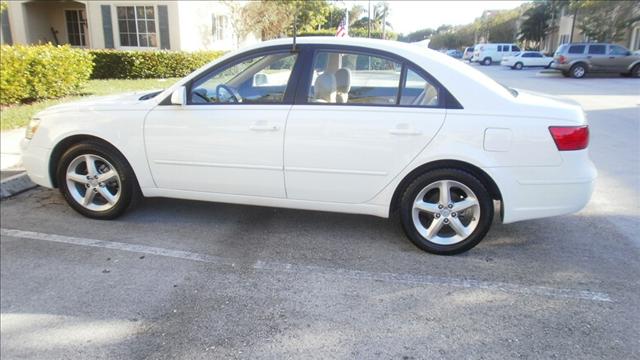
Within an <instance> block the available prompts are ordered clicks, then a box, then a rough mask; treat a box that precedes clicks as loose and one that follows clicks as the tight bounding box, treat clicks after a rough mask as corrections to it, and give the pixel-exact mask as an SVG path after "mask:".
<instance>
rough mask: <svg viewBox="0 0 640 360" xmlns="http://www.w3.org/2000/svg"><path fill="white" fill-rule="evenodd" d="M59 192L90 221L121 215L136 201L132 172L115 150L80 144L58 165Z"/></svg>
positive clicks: (136, 191) (136, 189)
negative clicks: (90, 219) (91, 219)
mask: <svg viewBox="0 0 640 360" xmlns="http://www.w3.org/2000/svg"><path fill="white" fill-rule="evenodd" d="M57 180H58V186H59V188H60V192H61V193H62V195H63V196H64V198H65V199H66V200H67V202H68V203H69V205H70V206H71V207H72V208H73V209H74V210H76V211H77V212H79V213H80V214H82V215H84V216H87V217H90V218H94V219H105V220H106V219H113V218H115V217H118V216H120V215H122V214H123V213H124V212H125V211H126V210H127V208H129V206H130V205H131V204H132V202H133V200H134V199H136V198H137V197H138V194H139V189H138V184H137V182H136V180H135V177H134V174H133V170H132V169H131V166H130V165H129V163H128V162H127V161H126V159H125V158H124V157H123V156H122V155H121V154H120V153H119V152H118V151H117V150H115V149H113V148H111V147H110V146H106V145H104V144H102V143H100V142H93V141H89V142H84V143H80V144H77V145H74V146H72V147H71V148H69V149H68V150H67V151H65V152H64V154H63V155H62V157H61V158H60V162H59V163H58V171H57Z"/></svg>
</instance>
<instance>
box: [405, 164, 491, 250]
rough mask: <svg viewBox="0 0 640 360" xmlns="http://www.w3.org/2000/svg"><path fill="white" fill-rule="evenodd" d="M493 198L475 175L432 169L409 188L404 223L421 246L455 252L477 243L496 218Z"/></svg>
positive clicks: (406, 229)
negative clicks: (494, 216) (494, 217)
mask: <svg viewBox="0 0 640 360" xmlns="http://www.w3.org/2000/svg"><path fill="white" fill-rule="evenodd" d="M493 212H494V211H493V200H492V199H491V196H490V195H489V192H488V191H487V189H486V187H485V186H484V185H483V183H482V182H481V181H480V180H478V179H477V178H476V177H475V176H473V175H472V174H470V173H468V172H466V171H462V170H458V169H441V170H435V171H431V172H428V173H426V174H424V175H422V176H420V177H418V178H417V179H415V180H414V181H413V182H412V183H411V184H410V185H409V186H407V188H406V189H405V191H404V193H403V196H402V198H401V203H400V217H401V221H402V226H403V228H404V231H405V233H406V234H407V236H408V237H409V239H410V240H411V241H412V242H413V243H414V244H415V245H416V246H418V247H419V248H420V249H422V250H425V251H427V252H430V253H434V254H438V255H453V254H458V253H461V252H464V251H467V250H469V249H471V248H473V247H474V246H476V245H477V244H478V243H479V242H480V241H481V240H482V239H483V238H484V236H485V235H486V234H487V232H488V231H489V228H490V227H491V222H492V221H493Z"/></svg>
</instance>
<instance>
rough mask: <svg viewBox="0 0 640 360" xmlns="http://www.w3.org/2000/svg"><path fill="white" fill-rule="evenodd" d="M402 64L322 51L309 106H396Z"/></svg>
mask: <svg viewBox="0 0 640 360" xmlns="http://www.w3.org/2000/svg"><path fill="white" fill-rule="evenodd" d="M401 71H402V64H400V63H398V62H396V61H393V60H390V59H387V58H383V57H379V56H375V55H369V54H365V53H359V52H358V53H355V52H354V53H352V52H341V51H319V52H317V53H316V54H315V57H314V61H313V78H312V80H311V86H310V87H309V91H308V102H310V103H317V104H348V105H395V104H396V101H397V99H398V92H399V89H400V77H401Z"/></svg>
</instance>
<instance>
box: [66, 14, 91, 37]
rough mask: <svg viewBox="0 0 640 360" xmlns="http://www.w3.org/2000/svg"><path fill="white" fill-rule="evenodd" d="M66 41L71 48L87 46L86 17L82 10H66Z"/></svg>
mask: <svg viewBox="0 0 640 360" xmlns="http://www.w3.org/2000/svg"><path fill="white" fill-rule="evenodd" d="M64 15H65V18H66V19H67V39H68V42H69V44H71V45H73V46H87V35H86V34H87V16H86V14H85V12H84V10H66V11H65V12H64Z"/></svg>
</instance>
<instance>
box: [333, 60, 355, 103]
mask: <svg viewBox="0 0 640 360" xmlns="http://www.w3.org/2000/svg"><path fill="white" fill-rule="evenodd" d="M335 76H336V91H337V92H336V102H337V103H338V104H346V103H347V102H349V91H350V90H351V71H350V70H349V69H346V68H342V69H339V70H338V71H336V75H335Z"/></svg>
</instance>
